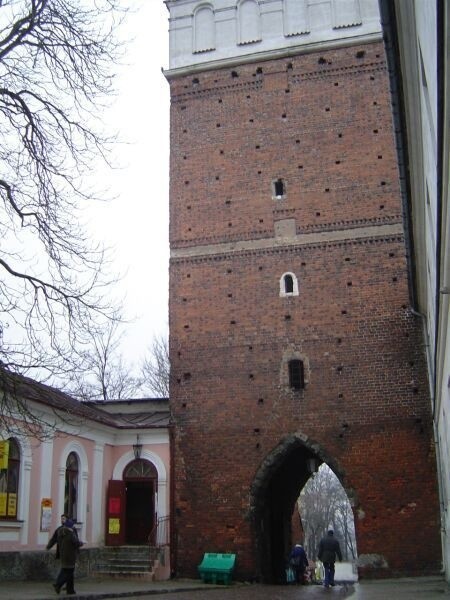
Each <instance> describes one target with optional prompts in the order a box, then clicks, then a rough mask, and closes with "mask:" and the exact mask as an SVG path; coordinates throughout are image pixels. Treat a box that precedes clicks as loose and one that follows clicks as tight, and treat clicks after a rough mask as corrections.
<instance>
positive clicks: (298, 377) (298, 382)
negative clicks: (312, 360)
mask: <svg viewBox="0 0 450 600" xmlns="http://www.w3.org/2000/svg"><path fill="white" fill-rule="evenodd" d="M289 387H290V388H291V389H293V390H303V389H304V387H305V372H304V367H303V362H302V361H301V360H299V359H294V360H290V361H289Z"/></svg>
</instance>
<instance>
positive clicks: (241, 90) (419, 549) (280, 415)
mask: <svg viewBox="0 0 450 600" xmlns="http://www.w3.org/2000/svg"><path fill="white" fill-rule="evenodd" d="M170 85H171V97H172V106H171V173H170V175H171V198H170V240H171V250H172V259H171V265H170V310H169V314H170V356H171V365H172V381H171V392H170V396H171V410H172V414H173V418H174V423H175V447H174V456H175V465H174V467H175V499H174V509H175V529H176V555H177V572H178V573H179V574H182V575H191V576H192V575H195V574H196V567H197V565H198V564H199V563H200V561H201V558H202V556H203V553H204V552H208V551H210V552H236V553H237V557H238V559H237V571H236V576H237V577H238V578H249V577H258V578H262V579H263V580H272V581H273V580H276V579H277V564H278V565H281V563H282V560H283V556H282V554H283V552H284V551H285V549H286V545H287V543H288V540H287V538H286V539H285V538H283V536H281V537H280V536H278V534H277V536H276V539H275V538H274V537H272V538H271V534H270V533H268V532H267V529H268V527H267V523H269V522H275V521H276V520H277V518H278V517H279V515H278V516H277V510H278V509H277V507H280V514H281V513H283V514H284V513H285V514H289V515H290V514H292V498H294V497H296V496H297V495H298V491H299V490H300V489H301V486H302V485H303V484H304V482H305V481H306V479H307V474H306V470H305V469H306V467H305V460H304V459H305V456H306V455H305V454H304V449H303V448H307V449H308V450H307V452H310V453H312V454H313V455H316V456H318V457H319V458H320V460H322V461H326V462H327V463H328V464H330V466H332V468H333V469H334V470H335V472H336V474H337V475H338V477H339V478H340V480H341V481H342V483H343V485H344V487H345V488H346V489H347V491H348V494H349V496H350V497H351V499H352V502H353V504H354V514H355V523H356V530H357V543H358V552H359V554H360V556H361V565H360V573H361V574H362V575H367V576H379V577H381V576H388V575H396V574H417V573H431V572H436V571H437V570H438V569H439V567H440V543H439V533H438V529H439V523H438V520H439V514H438V499H437V489H436V473H435V457H434V446H433V442H432V427H431V418H430V399H429V394H428V384H427V380H426V365H425V362H424V353H423V339H422V335H421V323H420V320H419V319H418V318H417V317H416V316H414V315H413V314H412V313H411V311H410V300H409V292H408V274H407V263H406V258H405V254H406V251H407V249H406V246H405V240H404V235H403V231H402V207H401V197H400V189H399V177H398V170H397V165H396V154H395V146H394V139H393V132H392V119H391V109H390V99H389V89H388V77H387V72H386V64H385V57H384V51H383V47H382V44H378V43H372V44H367V45H364V46H352V47H347V48H340V49H335V50H327V51H325V50H323V51H320V52H313V53H309V54H303V55H297V56H291V57H289V58H279V59H277V60H272V61H265V62H260V63H254V64H246V65H242V66H239V67H234V68H226V69H225V68H224V69H220V70H208V71H206V70H205V71H203V72H201V73H196V74H191V75H185V76H183V77H177V78H173V79H171V80H170ZM278 179H282V181H283V185H284V188H285V197H284V198H283V199H281V200H276V199H274V198H273V182H274V181H275V180H278ZM280 223H281V230H283V223H289V224H291V229H292V223H293V224H294V226H293V230H291V233H290V235H287V236H283V235H278V236H277V235H275V231H276V230H277V227H280ZM286 272H292V273H294V274H295V276H296V277H297V280H298V286H299V294H298V296H293V297H280V293H279V291H280V283H279V282H280V278H281V276H282V275H283V273H286ZM292 356H301V357H302V359H303V360H304V364H305V375H306V380H307V384H306V386H305V389H304V390H301V391H293V390H291V389H290V387H289V385H288V376H287V361H288V359H289V358H290V357H292ZM302 452H303V454H302ZM294 459H295V460H294ZM288 467H289V468H288ZM269 496H270V497H269ZM269 513H270V514H269ZM263 522H264V523H266V526H265V527H264V526H263V525H261V523H263ZM269 529H270V527H269ZM411 537H412V539H413V541H414V543H413V544H411V546H410V545H409V544H408V545H407V547H405V538H408V539H409V538H411ZM289 541H290V540H289Z"/></svg>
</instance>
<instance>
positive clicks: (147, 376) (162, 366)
mask: <svg viewBox="0 0 450 600" xmlns="http://www.w3.org/2000/svg"><path fill="white" fill-rule="evenodd" d="M141 375H142V389H143V390H144V391H145V393H146V394H149V395H154V396H156V397H157V398H168V397H169V379H170V362H169V344H168V341H167V338H166V337H163V336H158V337H155V338H154V340H153V344H152V346H151V348H150V351H149V353H148V355H147V356H146V358H145V359H144V362H143V364H142V368H141Z"/></svg>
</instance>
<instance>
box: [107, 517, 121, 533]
mask: <svg viewBox="0 0 450 600" xmlns="http://www.w3.org/2000/svg"><path fill="white" fill-rule="evenodd" d="M108 533H113V534H116V535H117V534H118V533H120V519H109V522H108Z"/></svg>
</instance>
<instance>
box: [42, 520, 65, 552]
mask: <svg viewBox="0 0 450 600" xmlns="http://www.w3.org/2000/svg"><path fill="white" fill-rule="evenodd" d="M66 520H67V515H61V525H60V526H59V527H57V528H56V529H55V531H54V532H53V535H52V537H51V538H50V539H49V540H48V544H47V550H50V548H53V546H54V545H55V544H56V554H55V558H59V547H58V531H59V530H60V529H61V527H63V525H64V523H65V522H66Z"/></svg>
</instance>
